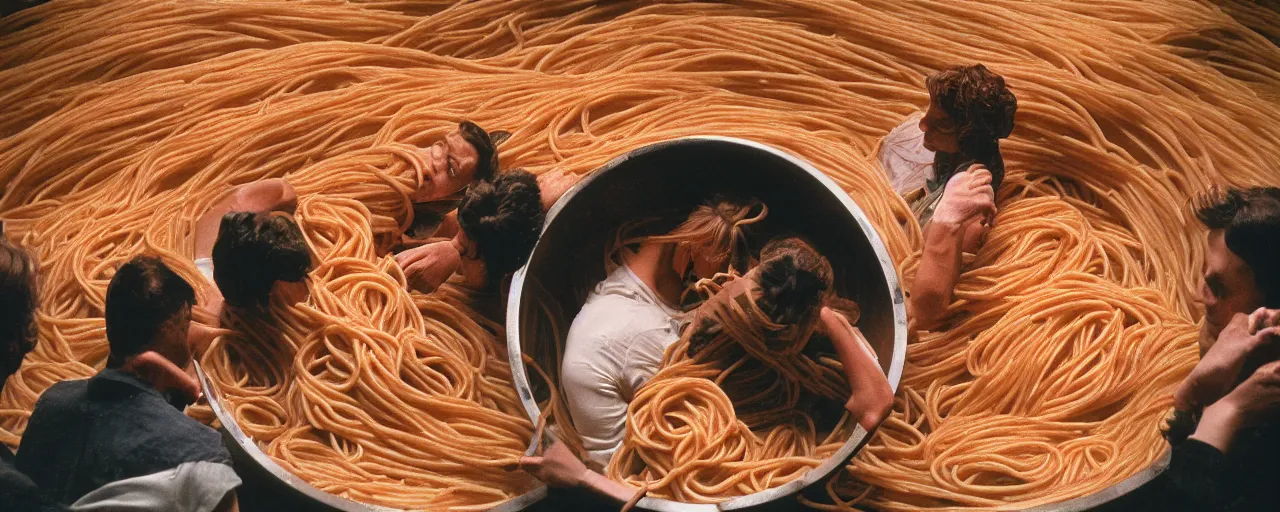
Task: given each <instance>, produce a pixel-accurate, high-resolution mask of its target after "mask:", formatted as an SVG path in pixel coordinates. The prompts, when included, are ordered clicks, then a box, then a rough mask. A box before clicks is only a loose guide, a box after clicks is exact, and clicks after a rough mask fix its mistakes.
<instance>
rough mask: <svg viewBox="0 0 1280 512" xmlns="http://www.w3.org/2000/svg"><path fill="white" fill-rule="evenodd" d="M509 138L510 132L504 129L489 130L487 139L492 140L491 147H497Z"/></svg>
mask: <svg viewBox="0 0 1280 512" xmlns="http://www.w3.org/2000/svg"><path fill="white" fill-rule="evenodd" d="M510 138H511V132H509V131H506V130H494V131H491V132H489V140H490V141H492V142H493V147H495V148H496V147H498V146H500V145H502V143H503V142H506V141H507V139H510Z"/></svg>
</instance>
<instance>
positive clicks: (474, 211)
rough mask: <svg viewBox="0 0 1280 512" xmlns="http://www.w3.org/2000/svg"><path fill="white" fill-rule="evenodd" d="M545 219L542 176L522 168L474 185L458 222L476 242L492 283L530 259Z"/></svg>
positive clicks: (499, 174)
mask: <svg viewBox="0 0 1280 512" xmlns="http://www.w3.org/2000/svg"><path fill="white" fill-rule="evenodd" d="M543 219H544V215H543V213H542V192H541V190H540V189H539V188H538V179H537V178H536V177H535V176H534V175H532V174H530V173H528V172H526V171H524V170H521V169H514V170H510V171H505V172H501V173H498V176H497V177H495V178H494V179H492V180H489V181H483V182H480V183H478V184H476V185H473V186H472V187H471V188H470V189H469V190H467V194H466V196H464V197H463V198H462V202H461V203H460V204H459V205H458V223H459V224H460V225H461V227H462V231H463V232H464V233H466V235H467V238H470V239H471V240H472V241H473V242H475V244H476V248H477V250H478V252H479V254H480V258H481V259H482V260H484V265H485V273H486V274H487V276H486V277H487V282H488V283H489V285H490V286H496V285H497V283H498V282H500V281H501V280H502V278H503V277H504V276H506V275H507V274H509V273H511V272H514V271H515V270H516V269H518V268H520V267H521V266H522V265H524V264H525V262H527V261H528V260H529V254H530V253H532V252H533V246H534V244H536V243H537V242H538V236H539V235H540V234H541V232H542V221H543Z"/></svg>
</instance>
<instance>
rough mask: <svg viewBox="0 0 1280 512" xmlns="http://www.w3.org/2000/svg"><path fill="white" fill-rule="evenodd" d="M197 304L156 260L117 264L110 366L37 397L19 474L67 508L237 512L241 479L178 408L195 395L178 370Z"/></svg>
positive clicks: (110, 295)
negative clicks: (90, 505) (88, 504)
mask: <svg viewBox="0 0 1280 512" xmlns="http://www.w3.org/2000/svg"><path fill="white" fill-rule="evenodd" d="M194 302H195V291H194V290H193V289H192V288H191V286H190V285H189V284H187V283H186V282H185V281H183V280H182V278H181V277H179V276H178V275H177V274H175V273H173V271H172V270H170V269H169V268H168V267H167V266H165V265H164V263H162V262H161V261H160V260H159V259H156V258H149V257H138V258H134V259H133V260H130V261H129V262H128V263H125V264H124V265H122V266H121V267H120V269H119V270H117V271H116V274H115V276H113V277H112V280H111V284H110V285H108V287H107V295H106V315H105V316H106V324H107V329H106V331H107V341H108V343H109V344H110V345H111V352H110V356H109V357H108V360H107V367H106V368H105V369H104V370H102V371H101V372H99V373H98V374H97V375H95V376H93V377H92V378H89V379H86V380H77V381H68V382H61V383H58V384H55V385H53V386H52V387H50V388H49V389H48V390H46V391H45V392H44V394H42V395H41V397H40V399H39V400H38V401H37V402H36V407H35V410H34V411H32V414H31V418H30V420H29V421H28V423H27V430H26V432H25V434H24V436H23V439H22V445H21V447H20V449H19V450H18V455H17V458H16V463H15V466H16V467H17V468H18V470H20V471H22V472H23V473H25V474H26V475H27V476H29V477H30V478H31V480H32V481H34V482H35V483H36V485H38V486H39V487H40V488H41V489H42V490H43V491H44V492H45V493H46V494H48V495H49V496H50V497H52V498H53V499H55V500H57V501H58V502H60V503H63V504H67V505H73V504H74V505H79V504H83V503H84V502H92V503H96V504H97V505H96V506H99V507H104V506H105V507H107V508H110V509H126V510H166V511H168V510H181V511H192V512H208V511H210V510H215V509H217V510H235V509H236V500H235V488H236V487H237V486H239V484H240V479H239V477H237V476H236V474H235V471H234V470H232V468H231V456H230V453H229V452H228V451H227V450H226V448H225V447H223V446H222V440H221V437H220V436H219V435H218V434H217V432H215V431H214V430H213V429H210V428H209V427H207V426H204V425H201V424H200V423H198V422H197V421H195V420H194V419H191V418H189V417H187V416H186V415H184V414H183V413H182V411H181V409H180V407H183V406H185V405H186V404H187V403H189V402H190V401H192V400H193V399H194V397H195V395H196V393H198V390H199V388H198V386H197V385H196V384H195V382H194V379H192V378H191V377H190V375H188V374H187V373H185V371H184V368H185V367H186V366H187V365H189V364H190V363H191V352H190V347H189V346H188V344H187V330H188V327H189V325H190V323H191V305H192V304H193V303H194ZM77 502H80V503H77ZM74 505H73V506H74Z"/></svg>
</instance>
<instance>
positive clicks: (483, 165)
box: [458, 121, 498, 182]
mask: <svg viewBox="0 0 1280 512" xmlns="http://www.w3.org/2000/svg"><path fill="white" fill-rule="evenodd" d="M458 132H460V133H461V134H462V140H465V141H467V143H469V144H471V147H473V148H475V149H476V172H475V174H474V175H472V178H471V181H473V182H474V181H484V180H488V179H489V178H491V177H493V175H494V173H496V172H498V146H497V145H496V144H494V142H493V138H492V137H490V136H489V132H486V131H484V128H481V127H480V126H479V125H477V124H475V123H473V122H471V121H462V122H460V123H458Z"/></svg>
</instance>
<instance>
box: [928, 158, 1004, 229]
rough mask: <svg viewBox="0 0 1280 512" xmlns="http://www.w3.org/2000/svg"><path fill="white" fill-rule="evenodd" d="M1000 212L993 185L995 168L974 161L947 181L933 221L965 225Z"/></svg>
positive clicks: (989, 217) (992, 216) (990, 217)
mask: <svg viewBox="0 0 1280 512" xmlns="http://www.w3.org/2000/svg"><path fill="white" fill-rule="evenodd" d="M995 215H996V195H995V190H994V189H992V188H991V171H988V170H987V169H986V168H985V167H983V166H982V165H981V164H973V165H971V166H969V169H967V170H965V171H964V172H958V173H956V174H955V175H954V176H952V177H951V179H950V180H948V181H947V186H946V189H945V191H943V193H942V200H941V201H939V202H938V208H937V210H936V211H934V214H933V220H934V221H937V222H944V223H948V224H954V225H957V226H963V225H965V224H968V223H969V221H972V220H974V219H978V218H982V219H992V218H994V217H995Z"/></svg>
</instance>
